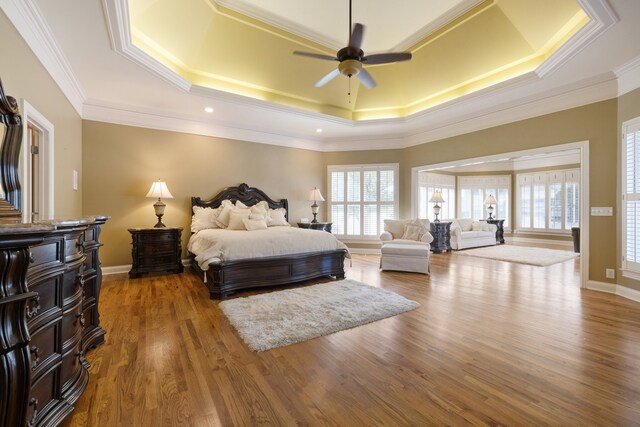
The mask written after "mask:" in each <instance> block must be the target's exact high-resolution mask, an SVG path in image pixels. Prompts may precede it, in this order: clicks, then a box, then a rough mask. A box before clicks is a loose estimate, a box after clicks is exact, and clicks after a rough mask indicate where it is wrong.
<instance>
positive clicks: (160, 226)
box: [153, 215, 166, 228]
mask: <svg viewBox="0 0 640 427" xmlns="http://www.w3.org/2000/svg"><path fill="white" fill-rule="evenodd" d="M163 227H166V225H164V223H163V222H162V215H158V222H157V223H156V225H154V226H153V228H163Z"/></svg>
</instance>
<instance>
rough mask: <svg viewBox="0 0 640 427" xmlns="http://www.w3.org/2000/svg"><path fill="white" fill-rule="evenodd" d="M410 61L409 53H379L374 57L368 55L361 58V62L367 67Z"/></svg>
mask: <svg viewBox="0 0 640 427" xmlns="http://www.w3.org/2000/svg"><path fill="white" fill-rule="evenodd" d="M410 59H411V54H410V53H409V52H397V53H379V54H376V55H369V56H365V57H364V58H362V62H363V63H365V64H367V65H374V64H389V63H391V62H400V61H408V60H410Z"/></svg>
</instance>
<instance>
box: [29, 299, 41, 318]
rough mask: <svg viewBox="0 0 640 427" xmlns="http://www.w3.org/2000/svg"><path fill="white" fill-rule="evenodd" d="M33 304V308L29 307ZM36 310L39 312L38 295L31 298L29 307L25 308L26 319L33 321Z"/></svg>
mask: <svg viewBox="0 0 640 427" xmlns="http://www.w3.org/2000/svg"><path fill="white" fill-rule="evenodd" d="M33 303H35V307H32V306H31V305H32V304H33ZM38 310H40V295H36V296H35V297H33V298H31V301H30V302H29V306H27V319H33V318H34V317H35V316H36V315H37V314H38Z"/></svg>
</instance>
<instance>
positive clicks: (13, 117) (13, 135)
mask: <svg viewBox="0 0 640 427" xmlns="http://www.w3.org/2000/svg"><path fill="white" fill-rule="evenodd" d="M0 136H1V137H2V139H1V140H0V141H1V142H0V221H3V222H19V221H20V220H21V218H22V212H21V204H22V194H21V190H20V180H19V175H18V161H19V159H20V145H21V144H22V117H20V111H18V103H17V102H16V100H15V99H14V98H13V97H11V96H7V95H6V94H5V92H4V88H3V87H2V81H1V80H0Z"/></svg>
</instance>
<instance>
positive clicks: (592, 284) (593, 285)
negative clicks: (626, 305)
mask: <svg viewBox="0 0 640 427" xmlns="http://www.w3.org/2000/svg"><path fill="white" fill-rule="evenodd" d="M617 287H618V285H616V284H615V283H606V282H598V281H595V280H589V281H587V289H591V290H593V291H600V292H606V293H608V294H616V293H617V292H616V288H617Z"/></svg>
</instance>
